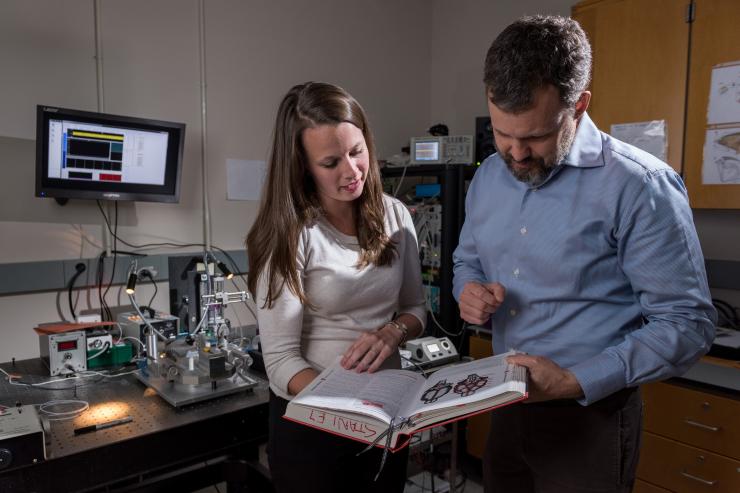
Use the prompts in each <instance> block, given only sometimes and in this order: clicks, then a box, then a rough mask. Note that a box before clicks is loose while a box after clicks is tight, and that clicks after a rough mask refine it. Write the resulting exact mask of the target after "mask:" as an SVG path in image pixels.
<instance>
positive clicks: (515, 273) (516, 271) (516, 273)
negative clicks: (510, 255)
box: [514, 267, 519, 277]
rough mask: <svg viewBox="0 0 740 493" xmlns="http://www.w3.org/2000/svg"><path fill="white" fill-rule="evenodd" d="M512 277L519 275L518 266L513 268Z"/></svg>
mask: <svg viewBox="0 0 740 493" xmlns="http://www.w3.org/2000/svg"><path fill="white" fill-rule="evenodd" d="M514 277H519V267H517V268H516V269H514Z"/></svg>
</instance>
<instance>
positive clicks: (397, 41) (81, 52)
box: [0, 0, 431, 361]
mask: <svg viewBox="0 0 740 493" xmlns="http://www.w3.org/2000/svg"><path fill="white" fill-rule="evenodd" d="M101 4H102V8H101V33H102V38H101V39H102V45H103V74H104V95H105V100H104V110H105V111H106V112H109V113H115V114H124V115H132V116H139V117H146V118H154V119H160V120H171V121H178V122H184V123H186V124H187V131H186V138H187V140H186V144H185V155H184V171H183V176H182V185H181V200H180V203H179V204H151V203H121V204H120V206H119V208H120V218H119V235H120V236H121V237H123V238H124V239H126V240H128V241H130V242H134V243H144V242H153V241H175V242H180V243H182V242H185V243H201V242H202V241H203V226H202V217H203V214H202V207H201V203H202V194H201V183H202V182H201V159H200V155H201V144H200V143H201V120H200V72H199V70H200V66H199V58H198V1H197V0H157V1H148V0H127V1H125V2H121V1H113V0H104V1H102V2H101ZM426 4H427V2H425V1H424V0H409V1H404V2H396V1H394V0H377V1H373V2H366V1H361V0H325V1H321V2H307V1H306V2H304V1H297V0H296V1H286V0H274V1H267V0H263V1H257V0H255V1H237V0H233V1H225V0H224V1H222V0H206V2H205V22H206V31H205V32H206V71H207V72H206V73H207V75H206V78H207V110H208V112H207V115H208V120H207V128H208V156H207V168H208V180H209V181H208V183H209V189H208V190H209V195H210V205H211V217H212V238H213V244H214V245H217V246H219V247H221V248H225V249H240V248H243V241H244V237H245V235H246V232H247V230H248V228H249V226H250V225H251V223H252V222H253V219H254V216H255V214H256V211H257V203H256V202H235V201H227V200H226V169H225V168H226V159H228V158H238V159H265V158H266V157H267V152H268V144H269V138H270V134H271V131H272V125H273V122H274V118H275V112H276V109H277V105H278V103H279V101H280V98H281V97H282V95H283V94H284V93H285V92H287V90H288V89H289V88H290V87H291V86H293V85H295V84H297V83H301V82H305V81H308V80H322V81H328V82H333V83H337V84H339V85H342V86H344V87H345V88H346V89H347V90H349V91H350V92H351V93H352V94H353V95H354V96H355V97H357V99H358V100H359V101H360V102H361V103H362V104H363V106H364V107H365V109H366V110H367V113H368V115H369V118H370V121H371V124H372V127H373V130H374V133H375V136H376V139H377V141H378V142H377V143H378V150H379V154H380V155H381V156H386V155H390V154H393V153H396V152H398V150H399V149H400V147H401V146H402V145H404V144H405V142H407V139H408V136H409V135H411V134H413V133H415V132H416V129H417V128H422V127H423V126H424V124H425V122H426V121H428V120H429V107H428V101H429V99H430V96H429V78H430V57H431V50H430V46H429V39H430V36H431V33H430V27H429V26H430V22H431V12H430V11H429V10H428V9H427V8H426ZM94 34H95V31H94V11H93V1H92V0H66V1H65V2H58V1H56V0H32V1H26V0H4V1H3V2H0V67H2V69H1V70H0V108H2V111H1V112H0V173H2V177H3V178H4V179H3V180H2V182H0V183H2V185H0V186H2V193H1V194H0V263H9V262H27V261H37V260H54V259H74V258H85V257H94V256H96V255H98V253H99V252H100V248H101V246H102V239H101V229H102V228H101V225H102V220H101V217H100V214H99V212H98V209H97V207H96V205H95V203H94V202H88V201H80V200H72V201H70V202H69V204H67V205H66V206H64V207H61V206H59V205H57V204H56V203H55V202H54V201H53V200H48V199H38V198H35V197H34V171H35V169H34V165H35V142H34V139H35V110H36V105H37V104H48V105H56V106H63V107H68V108H77V109H83V110H93V111H94V110H96V109H97V93H96V89H97V84H96V76H95V59H94V55H95V39H94ZM124 267H125V266H124ZM242 287H243V285H242ZM143 289H147V290H149V289H150V287H148V286H145V287H144V288H143ZM149 292H150V291H149ZM148 296H149V294H148V293H143V294H142V296H141V297H142V299H148ZM114 297H115V296H113V295H111V296H110V299H109V303H110V304H115V303H114V301H113V298H114ZM59 298H60V295H59V294H58V293H45V294H26V295H17V296H0V313H2V315H3V317H2V320H3V322H2V323H0V338H2V341H3V344H1V345H0V361H6V360H9V359H10V358H11V357H16V358H18V359H22V358H29V357H34V356H37V355H38V349H37V343H36V342H35V336H34V334H33V332H32V328H33V327H34V326H36V325H37V324H39V323H43V322H49V321H56V320H59V319H60V318H62V316H68V309H67V308H66V307H67V303H66V293H62V294H61V301H60V300H59ZM154 304H155V306H156V307H157V308H159V309H166V308H167V307H168V302H167V283H159V295H158V296H157V299H156V301H155V303H154ZM95 307H97V302H96V295H95V294H91V293H84V294H83V296H82V297H81V300H80V303H79V304H78V312H79V311H80V310H82V309H87V308H95ZM237 317H238V318H239V320H235V319H236V318H237ZM231 318H232V320H233V321H234V322H236V323H239V321H241V322H242V323H245V324H246V323H252V322H253V319H252V318H251V316H250V315H249V314H248V313H247V312H246V311H245V310H244V309H237V310H236V312H235V313H233V314H232V316H231Z"/></svg>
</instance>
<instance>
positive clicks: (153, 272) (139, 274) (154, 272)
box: [136, 265, 157, 281]
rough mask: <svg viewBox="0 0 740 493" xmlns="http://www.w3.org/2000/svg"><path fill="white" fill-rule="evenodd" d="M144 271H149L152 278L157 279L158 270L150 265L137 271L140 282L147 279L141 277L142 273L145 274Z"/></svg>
mask: <svg viewBox="0 0 740 493" xmlns="http://www.w3.org/2000/svg"><path fill="white" fill-rule="evenodd" d="M144 271H149V273H150V274H151V275H152V277H153V278H154V279H156V278H157V269H156V268H155V267H154V266H152V265H148V266H146V267H140V268H139V270H137V271H136V277H138V278H139V281H143V280H144V279H145V278H144V277H143V276H142V275H141V273H142V272H144ZM146 279H148V278H146Z"/></svg>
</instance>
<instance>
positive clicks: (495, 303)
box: [459, 282, 506, 325]
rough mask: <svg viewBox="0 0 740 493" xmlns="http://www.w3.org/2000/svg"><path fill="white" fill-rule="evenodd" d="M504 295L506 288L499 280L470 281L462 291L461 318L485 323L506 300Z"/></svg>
mask: <svg viewBox="0 0 740 493" xmlns="http://www.w3.org/2000/svg"><path fill="white" fill-rule="evenodd" d="M504 296H506V289H505V288H504V287H503V286H502V285H501V284H499V283H497V282H492V283H488V284H481V283H478V282H469V283H467V284H466V285H465V286H464V287H463V290H462V293H460V303H459V307H460V318H462V319H463V320H465V321H466V322H468V323H471V324H476V325H481V324H484V323H486V322H488V319H490V318H491V314H492V313H494V312H495V311H496V310H497V309H498V307H499V306H501V303H503V302H504Z"/></svg>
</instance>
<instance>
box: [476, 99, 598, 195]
mask: <svg viewBox="0 0 740 493" xmlns="http://www.w3.org/2000/svg"><path fill="white" fill-rule="evenodd" d="M584 94H587V93H584ZM583 99H584V98H583V97H582V98H581V100H579V101H578V103H576V107H575V108H566V107H563V104H562V103H561V101H560V97H559V94H558V90H557V89H556V88H555V86H551V85H548V86H546V87H544V88H541V89H539V90H537V91H536V92H535V94H534V104H533V105H532V107H531V108H529V109H527V110H525V111H522V112H519V113H507V112H505V111H503V110H501V109H500V108H499V107H498V106H496V105H495V104H494V103H493V102H492V101H491V100H490V98H488V112H489V113H490V115H491V125H492V127H493V138H494V139H495V141H496V148H497V149H498V152H499V153H500V154H501V157H502V158H503V160H504V162H505V163H506V166H507V167H508V168H509V171H511V174H512V175H514V177H515V178H516V179H517V180H519V181H522V182H524V183H526V184H528V185H530V186H533V187H536V186H539V185H541V184H542V182H544V181H545V179H547V177H548V176H549V174H550V171H551V170H552V169H553V168H554V167H555V166H556V165H558V164H559V163H560V161H562V160H563V158H564V157H565V156H566V155H567V154H568V151H569V150H570V146H571V144H572V143H573V138H574V137H575V133H576V127H577V124H578V119H579V118H580V116H581V115H582V114H583V111H585V107H583V108H581V107H580V106H583ZM585 99H586V102H585V106H588V97H586V98H585Z"/></svg>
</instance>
